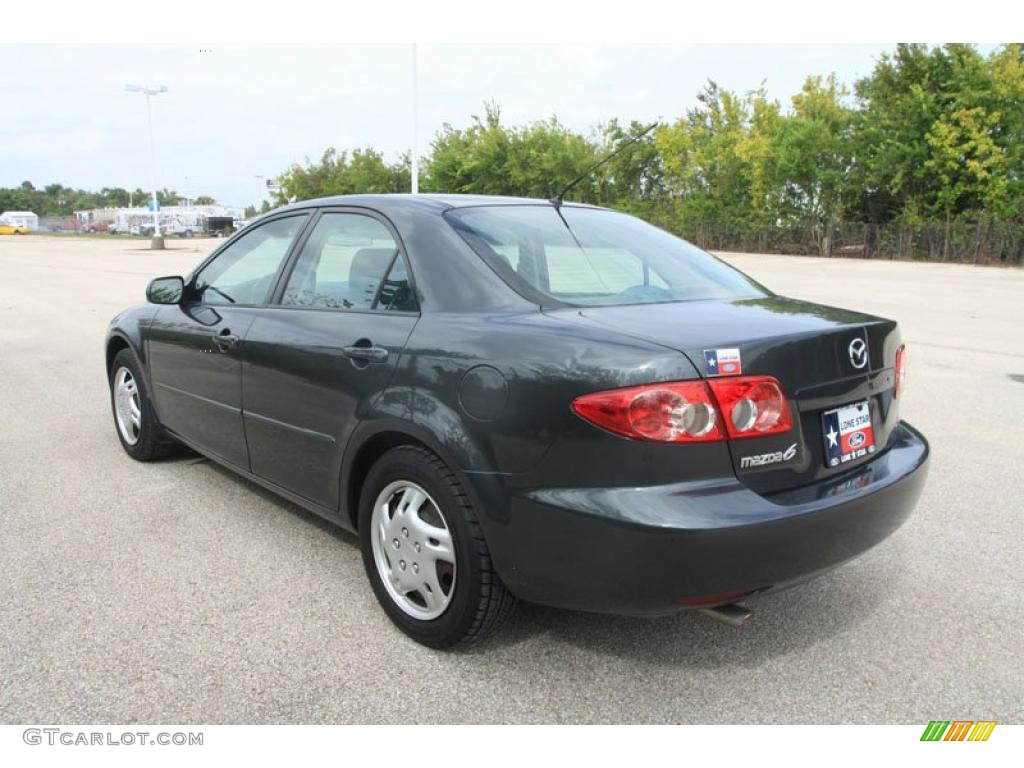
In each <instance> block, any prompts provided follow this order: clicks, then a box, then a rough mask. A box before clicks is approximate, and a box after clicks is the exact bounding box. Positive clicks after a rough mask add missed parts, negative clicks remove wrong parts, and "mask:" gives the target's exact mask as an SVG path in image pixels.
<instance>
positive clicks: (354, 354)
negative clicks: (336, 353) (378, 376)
mask: <svg viewBox="0 0 1024 768" xmlns="http://www.w3.org/2000/svg"><path fill="white" fill-rule="evenodd" d="M341 353H342V354H343V355H344V356H345V357H347V358H349V359H350V360H365V361H366V362H368V363H386V362H387V360H388V351H387V350H386V349H384V347H363V346H352V347H342V349H341Z"/></svg>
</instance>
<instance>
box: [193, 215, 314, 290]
mask: <svg viewBox="0 0 1024 768" xmlns="http://www.w3.org/2000/svg"><path fill="white" fill-rule="evenodd" d="M305 222H306V216H305V215H303V216H288V217H286V218H283V219H275V220H274V221H269V222H267V223H266V224H261V225H259V226H257V227H255V228H254V229H252V230H247V231H246V232H245V234H244V235H242V236H241V237H239V238H238V239H237V240H236V241H235V242H233V243H232V244H231V245H229V246H228V247H227V248H226V249H224V250H223V251H221V253H219V254H218V255H217V257H216V258H215V259H214V260H213V261H211V262H210V263H209V264H207V265H206V266H205V267H203V270H202V271H201V272H200V273H199V274H198V275H197V276H196V280H195V290H196V293H197V294H198V295H199V300H200V301H201V302H202V303H204V304H262V303H263V302H264V301H265V300H266V298H267V292H268V291H269V290H270V286H271V285H272V284H273V282H274V277H275V276H276V275H277V270H278V269H279V268H280V266H281V262H282V261H283V260H284V257H285V255H286V254H287V253H288V249H289V248H290V247H291V244H292V242H293V241H294V240H295V236H296V235H298V233H299V231H300V230H301V229H302V225H303V224H305Z"/></svg>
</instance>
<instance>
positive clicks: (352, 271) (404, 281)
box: [281, 213, 416, 312]
mask: <svg viewBox="0 0 1024 768" xmlns="http://www.w3.org/2000/svg"><path fill="white" fill-rule="evenodd" d="M281 303H282V304H283V305H287V306H299V307H311V308H317V309H355V310H359V309H363V310H366V309H381V310H399V311H412V312H415V311H416V302H415V298H414V297H413V295H412V290H411V289H410V286H409V279H408V275H407V274H406V271H405V265H404V263H403V261H402V257H401V254H400V253H399V249H398V243H396V242H395V238H394V237H392V235H391V232H390V231H389V230H388V228H387V227H385V226H384V225H383V224H382V223H381V222H380V221H378V220H377V219H375V218H373V217H371V216H365V215H363V214H358V213H325V214H324V215H323V216H321V217H320V220H319V221H318V222H317V224H316V226H315V227H314V228H313V232H312V233H311V234H310V236H309V239H308V240H307V241H306V244H305V245H304V246H303V247H302V253H300V254H299V258H298V260H297V261H296V262H295V268H294V269H293V270H292V273H291V275H290V276H289V278H288V283H287V285H286V286H285V290H284V294H283V295H282V297H281Z"/></svg>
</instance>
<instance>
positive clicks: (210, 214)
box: [75, 205, 242, 236]
mask: <svg viewBox="0 0 1024 768" xmlns="http://www.w3.org/2000/svg"><path fill="white" fill-rule="evenodd" d="M75 218H76V219H78V223H79V226H80V227H81V228H82V229H84V230H87V231H89V230H92V231H98V232H112V233H121V234H127V233H132V234H140V233H141V234H146V233H147V232H148V231H150V230H152V226H153V213H152V211H150V210H148V209H146V208H93V209H91V210H87V211H75ZM241 218H242V209H240V208H229V207H227V206H223V205H190V206H184V205H165V206H162V207H161V208H160V228H161V229H162V230H163V231H164V233H165V234H168V235H187V236H191V235H193V234H195V235H198V234H201V233H207V232H209V231H210V226H209V225H210V223H211V222H210V220H211V219H212V220H214V221H222V220H224V219H227V220H228V221H237V220H238V219H241Z"/></svg>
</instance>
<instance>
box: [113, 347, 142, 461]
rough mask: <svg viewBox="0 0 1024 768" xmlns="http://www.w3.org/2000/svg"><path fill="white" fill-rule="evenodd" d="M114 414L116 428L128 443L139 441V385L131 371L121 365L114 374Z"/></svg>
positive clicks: (140, 426) (140, 418) (133, 443)
mask: <svg viewBox="0 0 1024 768" xmlns="http://www.w3.org/2000/svg"><path fill="white" fill-rule="evenodd" d="M114 415H115V417H116V419H117V429H118V431H119V432H120V433H121V437H122V438H123V439H124V441H125V442H126V443H128V445H135V444H136V443H137V442H139V434H140V433H141V431H142V407H141V404H140V402H139V387H138V385H137V384H136V382H135V377H134V376H133V375H132V372H131V371H130V370H128V369H127V368H125V367H124V366H122V367H121V368H118V369H117V373H116V374H115V375H114Z"/></svg>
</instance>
